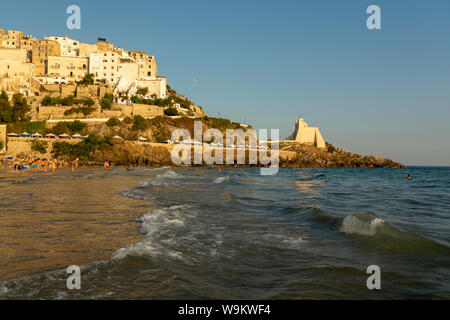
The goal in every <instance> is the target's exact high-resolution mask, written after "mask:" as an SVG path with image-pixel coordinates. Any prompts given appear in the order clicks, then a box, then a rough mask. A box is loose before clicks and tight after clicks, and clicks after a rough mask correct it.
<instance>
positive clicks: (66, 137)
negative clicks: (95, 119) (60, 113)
mask: <svg viewBox="0 0 450 320" xmlns="http://www.w3.org/2000/svg"><path fill="white" fill-rule="evenodd" d="M59 138H60V139H70V136H69V135H68V134H67V133H63V134H60V135H59Z"/></svg>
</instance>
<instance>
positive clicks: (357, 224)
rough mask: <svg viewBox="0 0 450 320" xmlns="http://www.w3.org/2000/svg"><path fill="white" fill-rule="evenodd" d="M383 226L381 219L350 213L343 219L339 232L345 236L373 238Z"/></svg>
mask: <svg viewBox="0 0 450 320" xmlns="http://www.w3.org/2000/svg"><path fill="white" fill-rule="evenodd" d="M383 224H384V220H383V219H379V218H373V217H372V216H370V215H368V214H365V213H352V214H349V215H348V216H346V217H345V218H344V220H343V221H342V226H341V228H340V231H341V232H344V233H347V234H360V235H364V236H373V235H374V234H375V233H376V232H377V231H378V228H379V227H380V226H381V225H383Z"/></svg>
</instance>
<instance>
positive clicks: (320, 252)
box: [0, 167, 450, 299]
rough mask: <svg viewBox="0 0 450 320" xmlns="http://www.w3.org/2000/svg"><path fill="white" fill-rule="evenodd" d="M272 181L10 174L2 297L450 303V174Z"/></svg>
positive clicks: (1, 231) (313, 173) (360, 171)
mask: <svg viewBox="0 0 450 320" xmlns="http://www.w3.org/2000/svg"><path fill="white" fill-rule="evenodd" d="M259 173H260V171H259V169H258V168H245V169H244V168H224V169H223V170H222V173H220V174H218V173H217V171H216V170H215V169H212V168H195V169H192V168H175V169H174V170H172V171H171V170H169V169H168V168H149V169H144V168H139V169H135V170H133V171H130V172H127V171H125V170H124V169H118V170H117V171H115V172H105V171H104V170H102V169H86V170H80V171H78V172H76V173H75V174H73V173H71V172H58V173H56V174H54V175H52V174H46V175H42V174H34V175H26V174H24V175H22V176H19V177H17V176H16V175H15V174H11V173H7V172H5V171H0V188H1V194H0V204H1V207H0V298H1V299H10V298H25V299H40V298H43V299H72V298H76V299H89V298H92V299H101V298H103V299H119V298H120V299H148V298H154V299H166V298H170V299H172V298H179V299H201V298H205V299H210V298H217V299H329V298H334V299H351V298H356V299H366V298H367V299H380V298H381V299H392V298H394V299H396V298H409V299H410V298H417V299H419V298H425V299H427V298H433V299H448V298H450V294H449V292H450V290H449V289H450V284H449V280H448V279H450V277H449V276H450V236H449V235H450V232H449V231H450V224H449V215H450V168H425V167H423V168H419V167H415V168H407V169H368V168H305V169H298V168H281V169H280V172H279V173H278V174H277V175H275V176H260V175H259ZM408 173H409V174H411V175H412V176H413V178H414V179H413V180H412V181H407V180H406V175H407V174H408ZM72 264H75V265H80V266H82V284H81V286H82V288H81V290H73V291H70V290H68V289H67V288H66V279H67V277H68V274H66V272H65V268H67V266H69V265H72ZM369 265H378V266H380V268H381V279H382V280H381V286H382V289H381V290H377V291H371V290H368V289H367V287H366V280H367V277H368V276H369V275H368V274H366V268H367V267H368V266H369Z"/></svg>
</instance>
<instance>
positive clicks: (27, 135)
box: [20, 132, 31, 138]
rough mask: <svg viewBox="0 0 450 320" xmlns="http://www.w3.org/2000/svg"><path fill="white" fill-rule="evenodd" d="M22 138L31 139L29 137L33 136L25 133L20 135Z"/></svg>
mask: <svg viewBox="0 0 450 320" xmlns="http://www.w3.org/2000/svg"><path fill="white" fill-rule="evenodd" d="M20 137H21V138H29V137H31V134H29V133H28V132H23V133H21V134H20Z"/></svg>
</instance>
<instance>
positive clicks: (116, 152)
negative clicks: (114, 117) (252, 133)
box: [94, 142, 404, 168]
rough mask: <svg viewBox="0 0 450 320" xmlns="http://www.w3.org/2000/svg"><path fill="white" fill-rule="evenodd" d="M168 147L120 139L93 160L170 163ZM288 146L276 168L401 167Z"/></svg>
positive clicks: (341, 152) (374, 159) (339, 152)
mask: <svg viewBox="0 0 450 320" xmlns="http://www.w3.org/2000/svg"><path fill="white" fill-rule="evenodd" d="M172 148H173V146H172V145H163V144H158V143H136V142H123V143H119V144H116V145H114V146H113V147H112V148H110V149H109V150H105V151H99V152H97V153H96V154H95V156H94V160H95V161H96V162H98V163H101V162H103V161H110V162H114V163H115V164H121V165H129V164H132V165H144V166H171V165H173V162H172V159H171V150H172ZM291 149H294V150H289V151H287V150H280V167H366V168H403V167H404V166H403V165H402V164H400V163H397V162H394V161H392V160H391V159H384V158H380V157H377V156H363V155H359V154H356V153H351V152H348V151H345V150H343V149H336V150H335V151H334V152H327V151H325V150H323V149H318V148H316V147H313V146H306V145H295V146H291ZM247 152H248V151H247ZM192 156H193V154H192ZM246 158H247V162H246V163H248V154H247V155H246ZM224 159H225V154H224ZM192 163H193V161H192ZM232 166H234V165H232ZM238 166H248V165H238ZM252 166H254V165H252Z"/></svg>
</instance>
